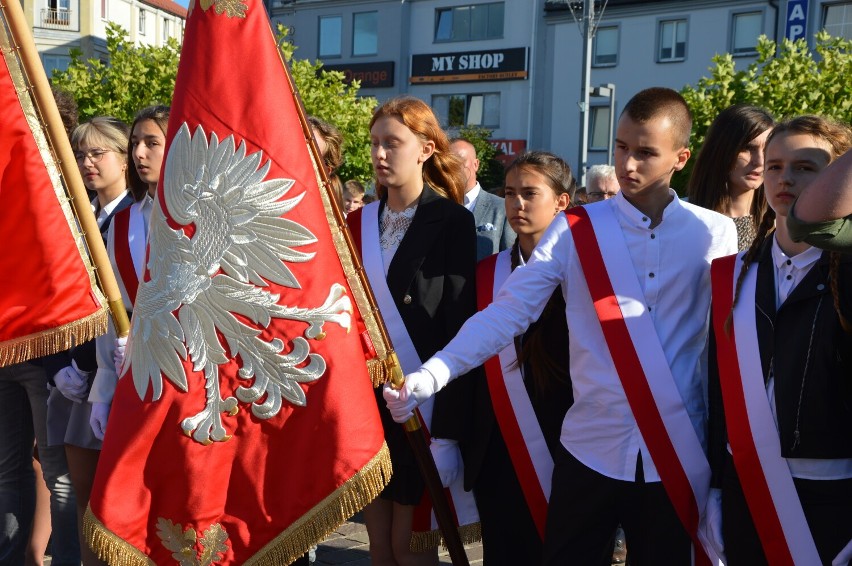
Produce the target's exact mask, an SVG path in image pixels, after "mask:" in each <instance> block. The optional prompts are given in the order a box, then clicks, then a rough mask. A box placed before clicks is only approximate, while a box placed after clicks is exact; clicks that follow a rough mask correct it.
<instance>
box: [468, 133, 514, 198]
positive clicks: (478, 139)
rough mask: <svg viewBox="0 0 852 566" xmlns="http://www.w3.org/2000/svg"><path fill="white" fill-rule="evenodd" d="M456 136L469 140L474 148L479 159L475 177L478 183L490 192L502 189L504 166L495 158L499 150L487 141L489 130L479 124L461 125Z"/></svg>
mask: <svg viewBox="0 0 852 566" xmlns="http://www.w3.org/2000/svg"><path fill="white" fill-rule="evenodd" d="M458 137H460V138H462V139H465V140H467V141H469V142H470V143H471V144H472V145H473V147H474V148H475V149H476V157H477V158H478V159H479V170H477V172H476V178H477V180H478V181H479V184H480V185H482V187H483V188H484V189H486V190H488V191H490V192H498V191H499V190H500V189H502V187H503V181H504V179H505V173H504V167H503V164H502V163H501V162H500V161H499V160H498V159H497V156H498V155H499V154H500V153H501V152H499V151H498V150H497V148H495V147H494V146H493V145H492V144H491V142H490V141H489V140H490V138H491V130H489V129H487V128H483V127H480V126H463V127H462V128H460V129H459V133H458Z"/></svg>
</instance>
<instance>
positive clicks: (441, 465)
mask: <svg viewBox="0 0 852 566" xmlns="http://www.w3.org/2000/svg"><path fill="white" fill-rule="evenodd" d="M429 451H430V452H432V459H433V460H435V467H436V468H438V477H440V478H441V484H443V486H444V487H450V484H451V483H453V482H454V481H456V478H457V477H458V475H459V470H460V469H461V466H462V461H461V451H460V450H459V443H458V442H456V441H455V440H448V439H446V438H433V439H432V443H431V444H430V445H429Z"/></svg>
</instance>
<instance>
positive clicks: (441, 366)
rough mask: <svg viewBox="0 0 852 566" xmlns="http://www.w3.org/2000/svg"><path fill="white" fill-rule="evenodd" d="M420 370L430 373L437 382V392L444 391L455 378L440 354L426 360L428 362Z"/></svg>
mask: <svg viewBox="0 0 852 566" xmlns="http://www.w3.org/2000/svg"><path fill="white" fill-rule="evenodd" d="M420 369H422V370H425V371H427V372H429V374H430V375H431V376H432V379H434V380H435V392H438V391H440V390H441V389H443V388H444V386H446V385H447V383H449V382H450V381H452V380H453V379H454V378H455V376H454V375H453V371H452V370H451V369H450V366H449V365H448V364H447V362H446V361H444V360H443V359H442V358H441V353H440V352H438V353H437V354H435V355H434V356H432V357H431V358H429V359H428V360H426V362H425V363H424V364H423V365H422V366H420Z"/></svg>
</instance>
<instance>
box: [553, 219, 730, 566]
mask: <svg viewBox="0 0 852 566" xmlns="http://www.w3.org/2000/svg"><path fill="white" fill-rule="evenodd" d="M566 216H567V219H568V224H569V226H570V229H571V234H572V236H573V238H574V244H575V248H576V250H577V256H578V257H579V260H580V265H581V266H582V269H583V273H584V275H585V278H586V281H587V284H588V287H589V293H590V294H591V297H592V300H593V302H594V306H595V311H596V312H597V316H598V320H599V321H600V324H601V329H602V330H603V335H604V338H605V339H606V342H607V345H608V347H609V351H610V355H611V356H612V361H613V363H614V365H615V369H616V371H617V372H618V377H619V379H620V380H621V384H622V387H623V388H624V393H625V395H626V396H627V401H628V403H629V404H630V409H631V411H632V412H633V416H634V418H635V419H636V424H637V425H638V426H639V431H640V432H641V434H642V439H643V440H644V441H645V444H646V446H647V447H648V450H649V452H650V453H651V458H652V460H653V462H654V465H655V466H656V468H657V472H658V473H659V474H660V478H661V479H662V482H663V487H664V488H665V490H666V493H667V494H668V496H669V499H670V500H671V502H672V505H673V506H674V508H675V511H676V512H677V514H678V517H679V518H680V520H681V523H683V525H684V528H685V529H686V532H687V533H689V535H690V537H691V538H692V541H693V555H694V562H695V563H696V564H707V563H708V560H711V561H712V562H713V563H714V564H715V563H717V562H719V558H718V557H717V556H716V553H715V551H714V550H713V548H712V546H711V545H710V544H708V543H707V542H706V541H703V540H701V539H703V535H702V534H701V533H700V532H699V530H698V525H699V522H700V520H701V519H702V517H703V515H704V510H705V506H706V504H707V498H708V495H709V492H710V466H709V464H708V462H707V457H706V455H705V454H704V449H703V448H702V446H701V442H700V440H699V439H698V435H697V434H696V432H695V428H694V427H693V425H692V421H691V420H690V418H689V415H688V414H687V412H686V408H685V407H684V405H683V399H682V397H681V395H680V392H679V391H678V388H677V385H676V384H675V380H674V376H673V375H672V372H671V368H670V367H669V364H668V361H667V360H666V356H665V352H664V351H663V347H662V345H661V344H660V340H659V337H658V335H657V330H656V328H655V327H654V323H653V321H652V320H651V317H650V314H649V313H648V310H647V309H646V308H645V304H644V300H643V294H642V288H641V286H640V284H639V280H638V279H637V277H636V274H635V273H634V271H633V268H632V265H633V262H632V260H631V257H630V251H629V249H628V248H627V244H626V243H625V241H624V238H623V237H620V235H621V234H622V231H621V226H620V225H619V223H618V219H617V218H616V216H615V213H614V211H613V209H612V207H611V206H594V207H576V208H572V209H570V210H568V211H566ZM596 234H605V235H606V237H603V238H598V237H597V236H596ZM649 376H651V378H650V379H649ZM702 549H703V550H704V552H701V550H702ZM705 553H706V554H705Z"/></svg>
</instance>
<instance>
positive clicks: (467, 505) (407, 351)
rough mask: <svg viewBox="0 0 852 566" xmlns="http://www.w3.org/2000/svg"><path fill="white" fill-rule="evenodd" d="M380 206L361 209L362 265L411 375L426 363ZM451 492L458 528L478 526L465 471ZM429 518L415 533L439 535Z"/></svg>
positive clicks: (425, 414)
mask: <svg viewBox="0 0 852 566" xmlns="http://www.w3.org/2000/svg"><path fill="white" fill-rule="evenodd" d="M379 204H380V203H379V202H378V201H376V202H372V203H370V204H368V205H367V206H364V207H363V208H362V209H361V237H360V244H361V261H362V263H363V265H364V271H365V272H366V274H367V278H368V279H369V281H370V287H371V288H372V290H373V295H375V297H376V302H377V303H378V306H379V310H380V311H381V313H382V318H383V319H384V322H385V326H386V328H387V331H388V335H389V336H390V337H391V341H392V342H393V348H394V351H395V352H396V354H397V357H398V358H399V363H400V365H401V366H402V371H403V372H404V373H406V374H408V373H411V372H414V371H416V370H417V369H418V368H419V367H420V365H421V364H422V361H421V360H420V356H419V355H418V354H417V350H416V349H415V347H414V343H413V342H412V341H411V336H409V334H408V330H407V329H406V328H405V323H404V322H403V320H402V316H400V314H399V310H398V309H397V308H396V303H394V300H393V296H391V292H390V289H389V288H388V284H387V278H386V277H385V269H384V264H383V262H382V248H381V244H380V243H379ZM356 241H357V239H356ZM432 406H433V400H432V399H430V400H429V401H427V402H425V403H423V404H422V405H420V407H419V412H420V416H421V420H422V421H423V424H424V428H425V429H426V431H427V434H428V430H429V428H430V426H431V424H432ZM427 438H428V436H427ZM447 489H448V490H449V493H450V495H451V497H450V506H451V507H452V508H453V510H454V512H455V515H456V521H457V523H458V525H461V526H462V527H464V526H466V525H474V524H476V523H478V522H479V513H478V512H477V510H476V502H475V501H474V498H473V493H471V492H467V491H465V490H464V471H463V469H462V470H460V471H459V474H458V477H457V478H456V480H455V481H454V482H453V483H452V485H450V487H449V488H447ZM426 499H428V497H427V498H426ZM429 514H430V515H431V521H430V522H431V525H429V526H426V525H425V524H424V525H417V524H416V523H417V515H418V514H417V512H415V525H414V530H415V531H424V530H433V531H435V530H436V529H437V528H438V523H437V521H436V519H435V514H434V513H431V505H430V513H429Z"/></svg>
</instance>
